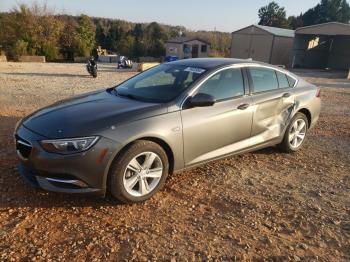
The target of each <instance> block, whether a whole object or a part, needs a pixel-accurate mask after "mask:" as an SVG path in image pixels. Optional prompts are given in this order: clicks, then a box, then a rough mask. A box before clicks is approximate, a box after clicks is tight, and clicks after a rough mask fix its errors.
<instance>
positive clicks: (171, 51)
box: [165, 37, 210, 59]
mask: <svg viewBox="0 0 350 262" xmlns="http://www.w3.org/2000/svg"><path fill="white" fill-rule="evenodd" d="M165 48H166V56H177V57H178V58H179V59H184V58H198V57H208V55H209V52H210V44H209V43H208V42H206V41H204V40H202V39H199V38H191V37H175V38H171V39H169V41H168V42H167V43H166V45H165Z"/></svg>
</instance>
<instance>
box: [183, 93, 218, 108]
mask: <svg viewBox="0 0 350 262" xmlns="http://www.w3.org/2000/svg"><path fill="white" fill-rule="evenodd" d="M215 102H216V101H215V98H214V97H213V96H212V95H208V94H204V93H198V94H196V95H195V96H193V97H191V98H190V100H189V101H188V105H189V106H190V107H206V106H212V105H214V104H215Z"/></svg>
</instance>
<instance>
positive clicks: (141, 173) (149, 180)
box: [123, 152, 163, 197]
mask: <svg viewBox="0 0 350 262" xmlns="http://www.w3.org/2000/svg"><path fill="white" fill-rule="evenodd" d="M162 174H163V163H162V160H161V159H160V157H159V156H158V155H157V154H156V153H153V152H143V153H141V154H139V155H137V156H135V157H134V158H133V159H132V160H131V161H130V162H129V164H128V165H127V166H126V168H125V171H124V176H123V185H124V188H125V190H126V191H127V192H128V193H129V194H130V195H132V196H134V197H142V196H145V195H147V194H149V193H151V192H152V191H153V190H154V189H155V188H156V187H157V185H158V184H159V182H160V179H161V177H162Z"/></svg>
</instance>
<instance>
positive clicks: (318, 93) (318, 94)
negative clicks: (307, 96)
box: [316, 87, 321, 97]
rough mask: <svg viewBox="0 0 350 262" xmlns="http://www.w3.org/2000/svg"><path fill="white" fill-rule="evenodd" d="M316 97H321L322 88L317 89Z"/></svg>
mask: <svg viewBox="0 0 350 262" xmlns="http://www.w3.org/2000/svg"><path fill="white" fill-rule="evenodd" d="M316 97H321V88H319V87H318V88H317V91H316Z"/></svg>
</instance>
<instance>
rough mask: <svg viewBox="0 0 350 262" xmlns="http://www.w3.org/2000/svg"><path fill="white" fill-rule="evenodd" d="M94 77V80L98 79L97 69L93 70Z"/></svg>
mask: <svg viewBox="0 0 350 262" xmlns="http://www.w3.org/2000/svg"><path fill="white" fill-rule="evenodd" d="M92 77H93V78H96V77H97V69H96V68H93V69H92Z"/></svg>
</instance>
